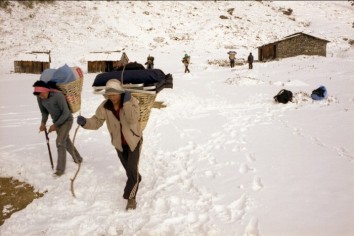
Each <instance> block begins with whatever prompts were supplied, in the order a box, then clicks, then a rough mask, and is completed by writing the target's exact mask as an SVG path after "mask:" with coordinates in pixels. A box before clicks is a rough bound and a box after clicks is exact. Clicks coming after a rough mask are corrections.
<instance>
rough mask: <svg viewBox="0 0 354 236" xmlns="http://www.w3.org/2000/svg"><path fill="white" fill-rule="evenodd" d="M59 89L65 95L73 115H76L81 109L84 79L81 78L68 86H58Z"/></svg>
mask: <svg viewBox="0 0 354 236" xmlns="http://www.w3.org/2000/svg"><path fill="white" fill-rule="evenodd" d="M56 85H57V87H58V88H59V89H60V90H61V91H62V92H63V94H64V95H65V98H66V101H67V102H68V104H69V108H70V110H71V112H72V113H75V112H77V111H79V110H80V108H81V91H82V85H83V78H82V77H79V78H77V79H76V80H74V81H73V82H70V83H66V84H56Z"/></svg>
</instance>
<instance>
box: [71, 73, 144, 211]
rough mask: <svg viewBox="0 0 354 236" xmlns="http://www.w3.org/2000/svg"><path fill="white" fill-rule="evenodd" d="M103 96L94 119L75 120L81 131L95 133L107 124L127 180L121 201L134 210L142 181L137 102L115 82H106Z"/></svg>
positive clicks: (128, 208)
mask: <svg viewBox="0 0 354 236" xmlns="http://www.w3.org/2000/svg"><path fill="white" fill-rule="evenodd" d="M104 95H105V97H107V99H105V100H104V101H103V102H102V103H101V104H100V105H99V106H98V108H97V109H96V113H95V115H93V116H92V117H91V118H85V117H83V116H78V118H77V123H78V124H79V125H81V126H82V127H83V128H84V129H90V130H97V129H99V128H100V127H101V126H102V125H103V123H104V122H106V125H107V128H108V130H109V133H110V136H111V140H112V141H111V142H112V145H113V146H114V148H115V149H116V151H117V154H118V157H119V159H120V161H121V163H122V165H123V167H124V169H125V172H126V175H127V177H128V179H127V182H126V185H125V188H124V193H123V198H124V199H127V205H126V210H130V209H135V208H136V206H137V202H136V194H137V192H138V188H139V183H140V181H141V175H140V173H139V168H138V164H139V159H140V152H141V147H142V143H143V135H142V130H141V127H140V122H139V119H140V107H139V101H138V99H136V98H135V97H133V96H131V94H130V92H128V91H125V90H124V89H123V87H122V85H121V83H120V81H119V80H117V79H110V80H108V81H107V83H106V88H105V94H104Z"/></svg>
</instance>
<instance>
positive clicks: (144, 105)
mask: <svg viewBox="0 0 354 236" xmlns="http://www.w3.org/2000/svg"><path fill="white" fill-rule="evenodd" d="M132 96H133V97H135V98H136V99H138V100H139V106H140V120H139V122H140V127H141V130H144V129H145V127H146V125H147V122H148V120H149V116H150V112H151V108H152V106H153V105H154V102H155V98H156V94H146V93H132Z"/></svg>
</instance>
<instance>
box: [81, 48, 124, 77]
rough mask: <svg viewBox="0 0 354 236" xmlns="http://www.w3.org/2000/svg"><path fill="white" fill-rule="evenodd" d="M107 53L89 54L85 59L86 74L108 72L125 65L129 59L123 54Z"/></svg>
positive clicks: (116, 52) (118, 52) (117, 52)
mask: <svg viewBox="0 0 354 236" xmlns="http://www.w3.org/2000/svg"><path fill="white" fill-rule="evenodd" d="M120 53H121V51H120V50H118V51H107V52H91V53H90V54H89V55H88V57H87V72H88V73H96V72H110V71H112V70H113V69H114V68H118V67H120V66H123V65H126V64H127V63H128V62H129V58H128V56H127V54H126V53H125V52H123V53H122V54H120Z"/></svg>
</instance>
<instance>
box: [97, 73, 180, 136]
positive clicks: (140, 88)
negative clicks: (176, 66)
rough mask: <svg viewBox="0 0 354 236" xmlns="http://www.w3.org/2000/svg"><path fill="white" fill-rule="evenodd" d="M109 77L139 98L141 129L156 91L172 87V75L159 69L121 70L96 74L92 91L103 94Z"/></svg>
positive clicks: (144, 124)
mask: <svg viewBox="0 0 354 236" xmlns="http://www.w3.org/2000/svg"><path fill="white" fill-rule="evenodd" d="M123 77H124V78H123ZM110 79H117V80H119V81H120V82H121V83H122V86H123V88H124V89H125V90H126V91H130V92H131V95H132V96H134V97H135V98H136V99H138V100H139V106H140V119H139V122H140V126H141V129H142V130H144V129H145V127H146V125H147V122H148V120H149V117H150V113H151V108H152V107H153V105H154V102H155V99H156V96H157V93H158V92H160V91H161V90H162V89H164V88H172V87H173V83H172V82H173V78H172V75H171V74H167V75H165V73H163V71H162V70H160V69H151V70H145V69H144V70H125V71H124V70H123V71H112V72H105V73H101V74H98V75H97V76H96V78H95V80H94V82H93V85H92V87H93V89H94V93H98V94H103V92H104V88H105V85H106V83H107V81H108V80H110Z"/></svg>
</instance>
